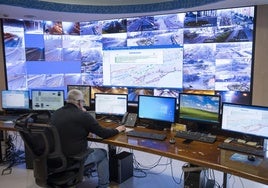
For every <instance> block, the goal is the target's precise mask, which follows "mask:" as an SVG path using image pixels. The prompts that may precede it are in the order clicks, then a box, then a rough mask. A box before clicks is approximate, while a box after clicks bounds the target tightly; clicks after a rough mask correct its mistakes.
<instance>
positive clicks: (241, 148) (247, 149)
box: [218, 142, 265, 157]
mask: <svg viewBox="0 0 268 188" xmlns="http://www.w3.org/2000/svg"><path fill="white" fill-rule="evenodd" d="M218 148H220V149H226V150H232V151H236V152H240V153H245V154H248V155H257V156H260V157H263V156H264V155H265V152H264V151H263V150H261V149H257V148H254V147H251V146H246V145H241V144H234V143H226V142H222V143H220V144H219V145H218Z"/></svg>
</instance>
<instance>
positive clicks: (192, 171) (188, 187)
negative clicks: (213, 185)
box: [183, 166, 205, 188]
mask: <svg viewBox="0 0 268 188" xmlns="http://www.w3.org/2000/svg"><path fill="white" fill-rule="evenodd" d="M188 168H189V170H188V169H187V167H183V171H184V188H202V187H204V186H203V185H204V183H205V182H204V181H205V175H204V171H203V170H202V169H203V168H200V167H198V166H189V167H188Z"/></svg>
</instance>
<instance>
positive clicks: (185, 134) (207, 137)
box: [175, 131, 216, 143]
mask: <svg viewBox="0 0 268 188" xmlns="http://www.w3.org/2000/svg"><path fill="white" fill-rule="evenodd" d="M175 137H177V138H184V139H187V140H195V141H200V142H205V143H214V142H215V141H216V136H215V135H211V134H206V133H200V132H192V131H176V134H175Z"/></svg>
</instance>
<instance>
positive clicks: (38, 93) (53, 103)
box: [31, 90, 64, 111]
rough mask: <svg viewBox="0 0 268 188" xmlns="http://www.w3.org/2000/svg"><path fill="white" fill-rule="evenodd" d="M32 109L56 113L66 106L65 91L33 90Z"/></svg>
mask: <svg viewBox="0 0 268 188" xmlns="http://www.w3.org/2000/svg"><path fill="white" fill-rule="evenodd" d="M31 96H32V109H33V110H48V111H55V110H57V109H58V108H60V107H62V106H63V105H64V90H32V91H31Z"/></svg>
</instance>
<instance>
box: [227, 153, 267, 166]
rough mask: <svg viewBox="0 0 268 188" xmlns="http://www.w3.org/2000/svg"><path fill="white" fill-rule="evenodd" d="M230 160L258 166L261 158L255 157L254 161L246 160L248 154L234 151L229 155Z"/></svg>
mask: <svg viewBox="0 0 268 188" xmlns="http://www.w3.org/2000/svg"><path fill="white" fill-rule="evenodd" d="M230 160H232V161H238V162H242V163H246V164H250V165H254V166H258V165H259V164H260V163H261V161H262V159H260V158H258V157H256V159H255V161H249V160H248V155H243V154H239V153H235V154H233V155H232V156H231V157H230Z"/></svg>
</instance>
